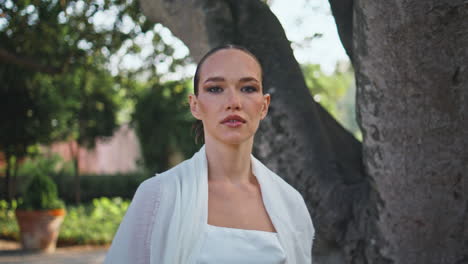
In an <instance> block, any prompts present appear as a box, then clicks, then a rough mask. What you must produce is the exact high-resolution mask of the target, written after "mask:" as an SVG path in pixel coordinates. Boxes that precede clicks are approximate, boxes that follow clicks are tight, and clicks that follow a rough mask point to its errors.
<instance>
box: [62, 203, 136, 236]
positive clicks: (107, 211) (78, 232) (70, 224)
mask: <svg viewBox="0 0 468 264" xmlns="http://www.w3.org/2000/svg"><path fill="white" fill-rule="evenodd" d="M129 204H130V202H129V201H128V200H122V199H121V198H113V199H109V198H105V197H103V198H100V199H94V200H93V201H92V203H91V204H88V205H80V206H74V207H69V208H67V216H66V217H65V220H64V222H63V224H62V227H61V231H60V234H59V238H58V240H59V241H58V243H59V244H75V245H76V244H109V243H110V242H112V238H113V237H114V234H115V232H116V231H117V228H118V227H119V224H120V222H121V221H122V218H123V216H124V215H125V212H126V211H127V209H128V206H129Z"/></svg>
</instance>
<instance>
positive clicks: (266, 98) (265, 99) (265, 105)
mask: <svg viewBox="0 0 468 264" xmlns="http://www.w3.org/2000/svg"><path fill="white" fill-rule="evenodd" d="M270 100H271V96H270V94H264V95H263V104H262V112H261V119H262V120H263V119H264V118H265V117H266V115H267V114H268V108H269V107H270Z"/></svg>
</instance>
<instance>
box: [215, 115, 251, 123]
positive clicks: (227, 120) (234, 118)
mask: <svg viewBox="0 0 468 264" xmlns="http://www.w3.org/2000/svg"><path fill="white" fill-rule="evenodd" d="M236 122H240V123H245V119H243V118H242V117H240V116H238V115H230V116H228V117H226V118H224V119H223V121H221V123H222V124H224V123H236Z"/></svg>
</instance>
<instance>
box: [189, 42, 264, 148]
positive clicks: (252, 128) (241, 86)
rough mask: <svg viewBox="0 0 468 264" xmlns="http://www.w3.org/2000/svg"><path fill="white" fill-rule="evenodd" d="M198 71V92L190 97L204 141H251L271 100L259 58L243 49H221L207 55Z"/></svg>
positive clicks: (233, 142)
mask: <svg viewBox="0 0 468 264" xmlns="http://www.w3.org/2000/svg"><path fill="white" fill-rule="evenodd" d="M199 74H200V75H199V83H198V95H197V96H196V95H193V94H192V95H190V96H189V100H190V109H191V111H192V114H193V116H194V117H195V118H197V119H199V120H202V121H203V127H204V132H205V142H209V141H213V140H214V141H217V142H220V143H225V144H240V143H243V142H245V141H249V140H251V141H252V140H253V136H254V134H255V132H256V131H257V128H258V126H259V123H260V120H262V119H263V118H264V117H265V116H266V114H267V112H268V106H269V104H270V95H268V94H265V95H264V94H263V88H262V76H261V74H262V73H261V69H260V65H259V64H258V62H257V61H256V60H255V59H254V58H252V57H251V56H250V55H249V54H247V53H245V52H243V51H240V50H237V49H224V50H220V51H217V52H215V53H214V54H212V55H211V56H209V57H208V58H207V59H206V60H205V62H204V63H203V64H202V66H201V69H200V73H199Z"/></svg>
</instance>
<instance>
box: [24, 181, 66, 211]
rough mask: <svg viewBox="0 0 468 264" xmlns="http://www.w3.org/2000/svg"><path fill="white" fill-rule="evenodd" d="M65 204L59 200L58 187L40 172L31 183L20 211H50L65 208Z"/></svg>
mask: <svg viewBox="0 0 468 264" xmlns="http://www.w3.org/2000/svg"><path fill="white" fill-rule="evenodd" d="M64 207H65V204H64V203H63V201H62V200H60V199H59V198H58V195H57V186H56V184H55V183H54V181H52V179H50V177H49V176H47V175H46V174H43V173H42V172H38V173H37V174H36V175H34V177H33V178H32V180H31V182H30V183H29V186H28V188H27V189H26V193H25V194H24V196H23V200H22V202H21V203H20V204H19V206H18V208H19V209H24V210H49V209H59V208H64Z"/></svg>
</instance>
